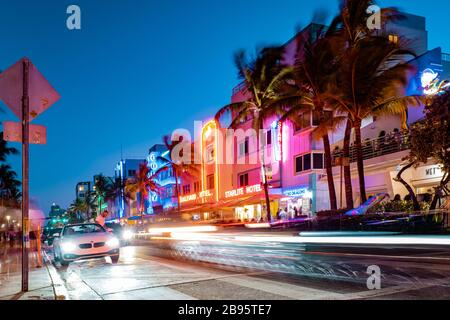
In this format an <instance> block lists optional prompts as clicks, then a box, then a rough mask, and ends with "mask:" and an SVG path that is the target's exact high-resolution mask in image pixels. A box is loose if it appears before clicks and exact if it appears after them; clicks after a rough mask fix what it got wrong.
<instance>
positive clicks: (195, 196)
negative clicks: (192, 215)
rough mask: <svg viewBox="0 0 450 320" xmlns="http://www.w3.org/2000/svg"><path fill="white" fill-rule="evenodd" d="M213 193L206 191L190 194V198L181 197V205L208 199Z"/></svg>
mask: <svg viewBox="0 0 450 320" xmlns="http://www.w3.org/2000/svg"><path fill="white" fill-rule="evenodd" d="M211 196H212V193H211V191H210V190H206V191H202V192H199V193H198V194H197V193H194V194H190V195H188V196H184V197H180V203H185V202H191V201H195V200H197V199H203V198H207V197H211Z"/></svg>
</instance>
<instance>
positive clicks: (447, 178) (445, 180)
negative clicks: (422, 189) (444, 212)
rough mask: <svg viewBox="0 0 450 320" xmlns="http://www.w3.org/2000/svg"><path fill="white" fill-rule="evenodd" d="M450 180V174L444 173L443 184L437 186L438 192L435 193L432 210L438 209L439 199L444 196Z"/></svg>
mask: <svg viewBox="0 0 450 320" xmlns="http://www.w3.org/2000/svg"><path fill="white" fill-rule="evenodd" d="M449 182H450V174H447V173H446V174H444V177H443V178H442V180H441V184H440V185H439V187H437V188H436V192H435V194H434V198H433V201H432V202H431V206H430V210H436V208H437V204H438V201H439V199H440V198H441V196H442V192H443V190H444V187H445V186H446V185H447V184H448V183H449Z"/></svg>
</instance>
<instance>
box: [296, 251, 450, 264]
mask: <svg viewBox="0 0 450 320" xmlns="http://www.w3.org/2000/svg"><path fill="white" fill-rule="evenodd" d="M304 254H309V255H318V256H338V257H342V256H344V257H364V258H384V259H394V260H396V259H399V260H433V261H446V262H448V261H450V258H439V257H423V256H387V255H381V254H380V255H377V254H359V253H341V252H313V251H310V252H304Z"/></svg>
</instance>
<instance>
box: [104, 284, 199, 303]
mask: <svg viewBox="0 0 450 320" xmlns="http://www.w3.org/2000/svg"><path fill="white" fill-rule="evenodd" d="M104 299H105V300H127V299H130V300H198V299H197V298H195V297H192V296H190V295H187V294H184V293H182V292H179V291H177V290H175V289H172V288H167V287H155V288H142V289H138V290H130V291H120V292H116V293H107V294H104Z"/></svg>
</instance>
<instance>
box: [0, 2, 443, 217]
mask: <svg viewBox="0 0 450 320" xmlns="http://www.w3.org/2000/svg"><path fill="white" fill-rule="evenodd" d="M380 3H381V5H382V6H398V7H400V8H401V9H404V10H405V11H406V12H409V13H413V14H418V15H423V16H425V17H426V18H427V29H428V31H429V48H434V47H437V46H441V47H442V48H443V52H450V37H449V36H448V31H447V30H448V12H450V1H448V0H429V1H420V2H419V1H404V0H397V1H394V0H385V1H381V2H380ZM70 4H77V5H79V6H80V7H81V11H82V30H79V31H70V30H68V29H67V28H66V18H67V16H68V15H67V14H66V8H67V7H68V5H70ZM321 8H325V9H327V10H328V13H329V14H330V15H332V14H333V15H334V14H335V13H336V9H337V0H316V1H306V0H277V1H274V0H183V1H182V0H159V1H156V0H120V1H119V0H114V1H113V0H75V1H71V2H68V1H62V0H58V1H55V0H40V1H31V0H30V1H22V0H16V1H1V3H0V70H5V69H6V68H8V67H9V66H10V65H12V64H13V63H15V62H16V61H17V60H19V59H20V58H21V57H23V56H27V57H29V58H30V59H31V60H32V62H33V63H34V64H35V65H36V66H37V67H38V68H39V70H40V71H41V72H42V73H43V74H44V76H45V77H46V78H47V79H48V80H49V81H50V83H51V84H52V85H53V86H54V88H55V89H56V90H57V91H58V92H59V93H60V95H61V97H62V98H61V100H60V101H58V102H57V103H56V104H55V105H54V106H53V107H52V108H50V109H49V110H48V111H47V112H46V113H44V114H42V115H41V116H40V117H38V118H37V119H36V120H35V121H34V122H33V123H35V124H41V125H45V126H47V132H48V137H47V145H45V146H32V147H31V167H30V186H31V196H32V197H33V198H37V200H38V201H39V203H40V205H41V207H42V209H44V211H45V212H48V210H49V207H50V205H51V203H52V202H56V203H58V204H60V205H61V206H63V207H67V206H68V205H69V204H70V203H71V202H72V201H73V200H74V197H75V185H76V183H77V182H79V181H87V180H92V177H93V175H94V174H97V173H104V174H105V175H113V170H114V166H115V164H116V163H117V161H118V160H120V150H121V144H122V145H123V154H124V158H142V159H144V158H145V157H146V156H147V152H148V148H149V147H151V146H152V145H153V144H155V143H160V142H161V137H162V136H163V135H164V134H168V133H171V132H172V131H173V130H174V129H176V128H187V129H191V128H192V127H193V123H194V121H196V120H206V119H208V118H209V117H211V116H212V115H213V114H214V113H215V111H216V110H217V109H218V108H220V107H221V106H223V105H225V104H227V103H229V100H230V96H231V90H232V88H233V87H234V86H235V85H236V84H237V82H238V81H237V78H236V71H235V68H234V65H233V59H232V56H233V53H234V52H235V51H236V50H237V49H241V48H243V49H247V50H251V52H254V48H255V46H257V45H261V44H267V45H269V44H283V43H284V42H286V41H287V40H289V39H290V38H291V37H292V36H293V35H294V32H295V30H296V28H297V26H305V25H306V24H308V23H309V22H310V21H311V18H312V16H313V13H314V11H315V10H316V9H321ZM0 106H1V108H2V109H5V110H6V106H5V105H4V104H3V103H0ZM0 120H1V121H4V120H16V118H15V117H14V115H13V114H12V113H11V112H9V111H6V112H5V113H1V114H0ZM16 146H17V147H20V145H16ZM10 160H12V161H13V162H14V168H15V169H16V171H17V172H20V170H21V169H20V165H21V162H20V157H17V156H16V157H12V158H10Z"/></svg>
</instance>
